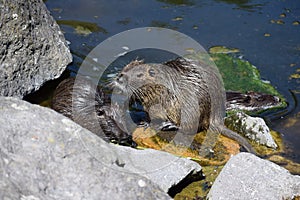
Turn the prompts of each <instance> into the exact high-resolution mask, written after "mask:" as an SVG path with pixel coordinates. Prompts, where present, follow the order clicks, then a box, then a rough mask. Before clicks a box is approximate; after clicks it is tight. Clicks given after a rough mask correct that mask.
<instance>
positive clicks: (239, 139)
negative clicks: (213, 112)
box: [218, 126, 256, 154]
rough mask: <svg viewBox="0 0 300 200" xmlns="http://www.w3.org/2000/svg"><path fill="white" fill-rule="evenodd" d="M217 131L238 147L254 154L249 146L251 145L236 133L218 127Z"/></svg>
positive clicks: (223, 127)
mask: <svg viewBox="0 0 300 200" xmlns="http://www.w3.org/2000/svg"><path fill="white" fill-rule="evenodd" d="M218 129H219V131H220V133H221V134H222V135H224V136H226V137H229V138H231V139H233V140H235V141H237V142H238V143H239V144H240V145H242V146H243V147H244V148H245V149H246V150H247V151H248V152H249V153H253V154H256V153H255V150H254V149H253V147H252V146H251V144H250V143H249V142H248V141H247V140H246V139H245V138H243V137H242V136H240V135H239V134H237V133H236V132H234V131H232V130H230V129H228V128H226V127H225V126H219V128H218Z"/></svg>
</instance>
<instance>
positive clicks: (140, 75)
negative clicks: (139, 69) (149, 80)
mask: <svg viewBox="0 0 300 200" xmlns="http://www.w3.org/2000/svg"><path fill="white" fill-rule="evenodd" d="M143 75H144V74H142V73H140V74H138V75H136V76H137V77H138V78H141V77H142V76H143Z"/></svg>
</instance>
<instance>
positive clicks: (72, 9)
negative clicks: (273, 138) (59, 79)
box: [46, 0, 300, 163]
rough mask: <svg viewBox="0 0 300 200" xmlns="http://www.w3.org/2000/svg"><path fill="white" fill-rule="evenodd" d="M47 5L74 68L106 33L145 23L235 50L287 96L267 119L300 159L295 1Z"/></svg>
mask: <svg viewBox="0 0 300 200" xmlns="http://www.w3.org/2000/svg"><path fill="white" fill-rule="evenodd" d="M46 5H47V7H48V9H49V10H50V12H51V13H52V15H53V16H54V18H55V19H56V20H57V21H58V23H59V24H60V25H61V28H62V30H63V31H64V32H65V37H66V39H67V40H68V41H69V42H70V43H71V44H70V48H71V51H72V53H73V56H74V62H73V64H72V65H71V66H70V67H69V69H70V70H71V71H73V72H76V71H77V69H78V67H79V66H80V64H81V62H82V60H83V59H84V58H85V56H86V55H87V54H88V53H89V52H90V51H91V50H92V49H93V48H94V47H95V46H96V45H98V44H99V43H101V42H102V41H104V40H105V39H107V38H108V37H110V36H113V35H115V34H117V33H119V32H122V31H125V30H128V29H132V28H138V27H145V26H159V27H165V28H171V29H174V30H178V31H180V32H182V33H184V34H186V35H188V36H190V37H192V38H194V39H195V40H197V41H198V42H199V43H200V44H201V45H202V46H203V47H204V48H206V49H208V48H209V47H211V46H216V45H224V46H228V47H234V48H238V49H240V50H241V55H242V56H243V57H244V58H245V59H247V60H249V61H250V62H251V63H253V64H254V65H255V66H257V67H258V69H259V70H260V72H261V75H262V78H263V79H265V80H269V81H271V83H272V84H273V85H274V86H275V87H276V88H277V89H278V90H279V92H280V93H282V94H283V95H284V96H285V98H286V99H287V101H288V103H289V107H288V109H287V110H284V111H282V112H280V113H277V114H272V115H270V116H266V119H267V120H268V121H269V124H270V126H271V127H272V128H274V129H275V130H277V131H280V132H281V133H282V135H283V138H284V140H285V142H286V144H287V146H288V147H289V148H290V149H291V153H289V155H288V156H289V157H291V158H292V159H293V160H295V161H297V162H299V163H300V106H299V105H298V100H299V99H300V24H299V22H300V1H298V0H265V1H264V0H253V1H251V0H242V1H235V0H227V1H225V0H214V1H213V0H211V1H204V0H156V1H155V0H123V1H120V0H110V1H104V0H65V1H62V0H48V1H46Z"/></svg>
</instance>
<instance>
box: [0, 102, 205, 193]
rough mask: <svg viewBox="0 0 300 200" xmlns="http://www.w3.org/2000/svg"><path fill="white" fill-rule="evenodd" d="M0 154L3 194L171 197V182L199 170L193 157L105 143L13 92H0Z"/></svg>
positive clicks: (58, 115)
mask: <svg viewBox="0 0 300 200" xmlns="http://www.w3.org/2000/svg"><path fill="white" fill-rule="evenodd" d="M0 155H1V156H0V199H4V198H5V197H7V198H11V199H20V198H21V197H24V198H25V197H28V198H30V196H32V197H35V198H37V199H70V198H72V199H169V198H170V197H169V196H168V195H167V194H166V192H167V191H168V189H169V188H170V187H172V186H173V185H175V184H177V183H178V182H180V181H181V180H182V179H184V178H185V177H186V176H187V175H189V174H197V173H199V176H200V174H201V167H200V166H199V165H198V164H197V163H195V162H193V161H190V160H188V159H184V158H179V157H176V156H173V155H171V154H169V153H166V152H160V151H156V150H151V149H149V150H136V149H133V148H129V147H123V146H118V145H114V144H109V143H106V142H105V141H103V140H102V139H101V138H99V137H98V136H96V135H95V134H93V133H91V132H89V131H88V130H86V129H84V128H82V127H80V126H79V125H77V124H75V123H74V122H73V121H71V120H70V119H68V118H66V117H64V116H63V115H61V114H58V113H56V112H55V111H53V110H51V109H48V108H44V107H40V106H37V105H32V104H29V103H27V102H25V101H21V100H17V99H15V98H10V97H0ZM148 179H150V181H149V180H148Z"/></svg>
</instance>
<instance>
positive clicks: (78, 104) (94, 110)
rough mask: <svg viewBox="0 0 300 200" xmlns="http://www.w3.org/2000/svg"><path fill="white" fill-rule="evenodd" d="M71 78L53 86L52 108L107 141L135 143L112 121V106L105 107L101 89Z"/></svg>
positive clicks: (133, 144) (131, 144)
mask: <svg viewBox="0 0 300 200" xmlns="http://www.w3.org/2000/svg"><path fill="white" fill-rule="evenodd" d="M74 83H75V78H73V77H71V78H68V79H66V80H64V81H62V82H61V83H60V84H59V85H58V86H57V88H56V90H55V92H54V96H53V99H52V105H51V106H52V108H53V109H54V110H56V111H57V112H59V113H62V114H63V115H65V116H67V117H69V118H70V119H72V120H73V121H75V122H76V123H78V124H79V125H81V126H82V127H84V128H86V129H88V130H90V131H91V132H93V133H95V134H96V135H98V136H100V137H102V138H103V139H105V140H106V141H111V142H114V143H118V144H122V145H130V146H135V145H136V144H135V143H134V142H133V141H132V139H131V136H130V135H129V134H127V133H126V132H124V131H122V130H121V129H120V128H119V127H118V126H117V124H116V123H115V118H114V117H115V112H114V109H115V108H114V107H110V106H108V103H107V102H106V99H107V98H106V97H105V95H104V93H103V91H102V90H101V88H99V87H96V85H95V84H93V83H92V82H91V81H89V80H87V79H86V78H83V77H77V78H76V84H74Z"/></svg>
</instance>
